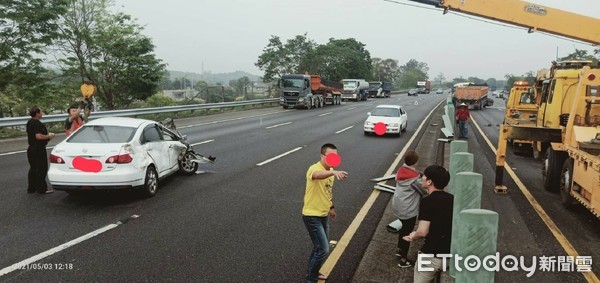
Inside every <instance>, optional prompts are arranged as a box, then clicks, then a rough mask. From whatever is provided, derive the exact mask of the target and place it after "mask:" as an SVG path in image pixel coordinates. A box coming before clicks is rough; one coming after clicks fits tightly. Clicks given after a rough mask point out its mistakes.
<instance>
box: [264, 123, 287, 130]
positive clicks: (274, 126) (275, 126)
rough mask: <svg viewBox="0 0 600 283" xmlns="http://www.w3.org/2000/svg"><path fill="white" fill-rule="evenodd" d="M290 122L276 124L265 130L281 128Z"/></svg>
mask: <svg viewBox="0 0 600 283" xmlns="http://www.w3.org/2000/svg"><path fill="white" fill-rule="evenodd" d="M291 123H292V122H286V123H281V124H277V125H273V126H268V127H266V128H265V129H273V128H277V127H281V126H285V125H289V124H291Z"/></svg>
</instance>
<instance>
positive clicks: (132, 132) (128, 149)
mask: <svg viewBox="0 0 600 283" xmlns="http://www.w3.org/2000/svg"><path fill="white" fill-rule="evenodd" d="M181 139H182V138H181V137H180V136H178V135H177V134H175V133H174V132H173V131H171V130H169V129H167V128H165V127H163V126H162V125H161V124H159V123H157V122H154V121H149V120H143V119H133V118H121V117H115V118H101V119H96V120H92V121H91V122H89V123H87V124H85V125H84V126H83V127H81V128H79V129H78V130H77V131H76V132H75V133H73V134H72V135H71V136H70V137H69V138H67V139H66V140H64V141H62V142H61V143H59V144H57V145H56V146H55V147H54V149H53V150H52V153H51V154H50V158H49V160H50V168H49V171H48V179H49V180H50V184H51V185H52V187H53V188H54V189H56V190H64V191H67V192H73V191H77V190H98V189H129V188H141V189H142V191H143V193H144V194H145V195H146V196H154V195H155V194H156V191H157V189H158V180H159V179H161V178H163V177H166V176H168V175H170V174H173V173H175V172H177V171H179V170H180V169H181V170H183V171H186V172H184V173H188V174H189V172H188V171H191V170H193V169H195V168H197V166H196V167H193V166H192V167H191V168H190V167H189V166H186V163H185V161H184V160H183V156H184V155H185V154H186V149H187V146H186V144H184V143H183V142H182V141H181ZM180 167H181V168H180ZM194 171H195V170H193V171H191V172H192V174H193V172H194Z"/></svg>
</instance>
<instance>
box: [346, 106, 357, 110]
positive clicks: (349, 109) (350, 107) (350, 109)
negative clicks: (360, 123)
mask: <svg viewBox="0 0 600 283" xmlns="http://www.w3.org/2000/svg"><path fill="white" fill-rule="evenodd" d="M352 109H356V106H354V107H350V108H348V110H352Z"/></svg>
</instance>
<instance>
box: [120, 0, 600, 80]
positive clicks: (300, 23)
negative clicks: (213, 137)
mask: <svg viewBox="0 0 600 283" xmlns="http://www.w3.org/2000/svg"><path fill="white" fill-rule="evenodd" d="M467 1H468V0H467ZM398 2H400V3H406V4H410V5H419V4H417V3H415V2H411V1H407V0H398ZM529 2H532V3H536V4H540V5H545V6H547V7H552V8H557V9H562V10H567V11H570V12H574V13H578V14H583V15H587V16H591V17H595V18H598V17H599V15H600V2H598V0H531V1H529ZM115 4H116V7H115V8H116V9H117V10H119V11H122V12H124V13H126V14H129V15H132V16H133V17H134V18H136V19H137V23H139V24H141V25H143V26H144V27H145V30H144V34H146V35H147V36H149V37H151V38H152V39H153V42H154V44H155V46H156V49H155V51H156V54H157V56H158V57H159V58H160V59H162V60H163V61H164V62H165V63H167V64H168V69H169V70H176V71H187V72H196V73H201V72H202V70H203V69H202V66H204V71H210V72H212V73H222V72H233V71H236V70H241V71H246V72H249V73H252V74H256V75H262V72H261V71H260V70H259V69H258V68H257V67H256V66H254V63H255V62H256V61H257V58H258V56H259V55H260V54H261V53H262V50H263V48H264V47H265V46H266V45H267V43H268V40H269V38H270V36H271V35H277V36H279V37H281V38H282V40H283V41H285V40H287V39H289V38H292V37H294V36H296V35H299V34H304V33H307V34H308V38H310V39H313V40H315V41H316V42H317V43H319V44H323V43H326V42H327V41H328V39H329V38H332V37H333V38H336V39H343V38H350V37H353V38H355V39H357V40H358V41H360V42H362V43H364V44H366V48H367V50H369V52H370V53H371V57H380V58H384V59H385V58H392V59H396V60H398V63H399V64H400V65H403V64H405V63H406V62H407V61H408V60H410V59H416V60H418V61H420V62H425V63H427V64H428V65H429V68H430V71H429V77H430V78H431V79H433V78H435V77H436V76H437V75H438V74H439V73H443V74H444V76H445V77H446V79H447V80H451V79H452V78H455V77H458V76H463V77H465V78H466V77H469V76H476V77H479V78H483V79H487V78H497V79H502V78H503V77H504V75H505V74H507V73H511V74H515V75H521V74H524V73H525V72H527V71H537V70H538V69H541V68H546V67H549V66H550V62H551V61H552V60H554V59H555V58H556V55H557V49H558V56H559V57H563V56H566V55H567V54H570V53H572V52H574V51H575V48H577V49H584V50H588V53H592V51H593V49H594V48H593V47H592V46H590V45H586V44H581V43H577V42H573V41H569V40H564V39H559V38H555V37H552V36H549V35H544V34H540V33H534V34H528V33H527V32H526V31H525V30H523V29H520V28H519V29H515V28H511V27H506V26H500V25H496V24H490V23H485V22H481V21H477V20H472V19H467V18H464V17H461V16H458V15H456V14H447V15H443V14H442V11H441V10H439V9H436V10H430V9H420V8H416V7H411V6H407V5H398V4H394V3H390V2H385V1H382V0H320V1H319V0H304V1H289V0H252V1H248V0H213V1H207V0H170V1H164V0H115Z"/></svg>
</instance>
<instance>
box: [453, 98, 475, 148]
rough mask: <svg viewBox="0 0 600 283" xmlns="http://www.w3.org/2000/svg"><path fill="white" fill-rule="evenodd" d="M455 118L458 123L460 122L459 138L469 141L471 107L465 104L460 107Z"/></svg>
mask: <svg viewBox="0 0 600 283" xmlns="http://www.w3.org/2000/svg"><path fill="white" fill-rule="evenodd" d="M455 117H456V121H457V122H458V138H463V139H468V137H467V134H468V129H467V125H468V124H467V123H468V121H469V119H470V118H471V114H469V107H468V106H467V104H465V103H464V102H463V103H461V104H459V105H458V109H457V110H456V114H455Z"/></svg>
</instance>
